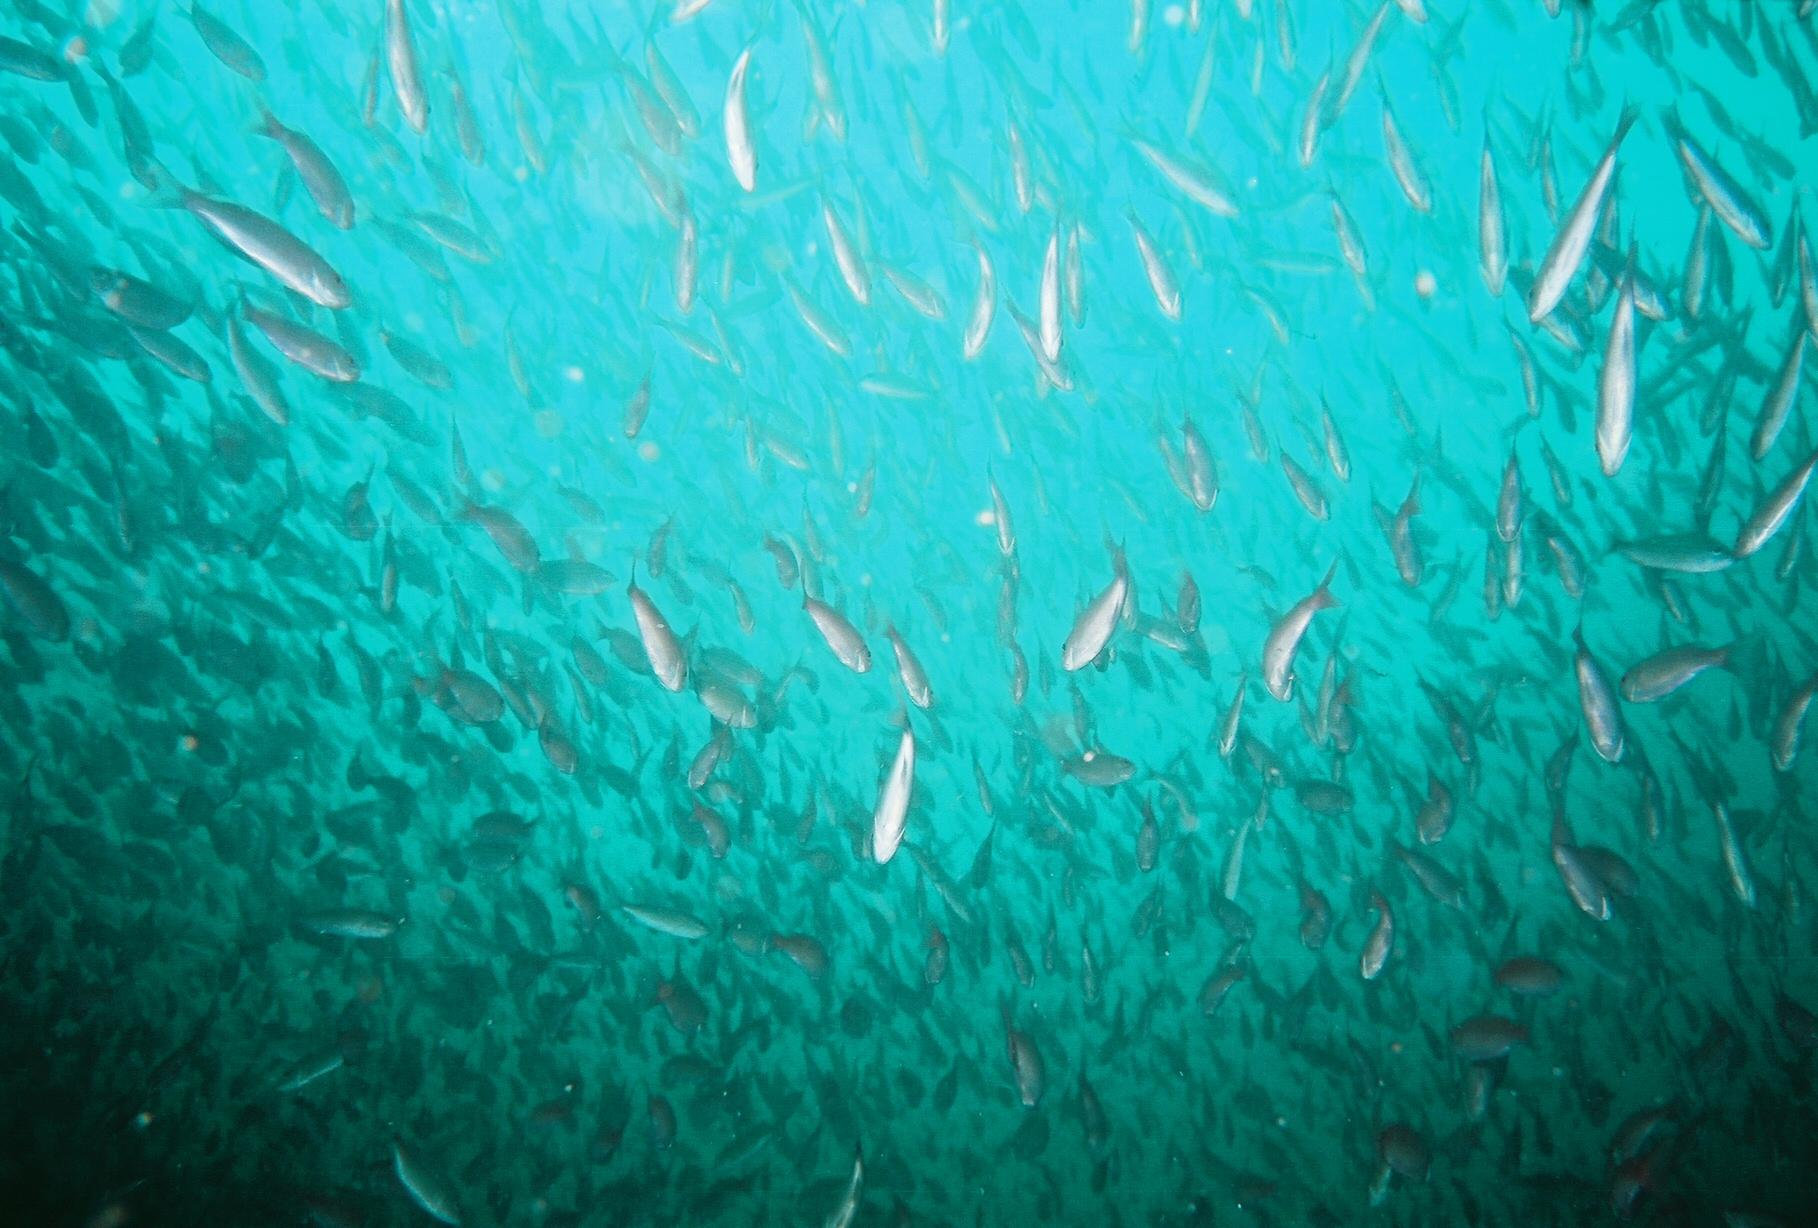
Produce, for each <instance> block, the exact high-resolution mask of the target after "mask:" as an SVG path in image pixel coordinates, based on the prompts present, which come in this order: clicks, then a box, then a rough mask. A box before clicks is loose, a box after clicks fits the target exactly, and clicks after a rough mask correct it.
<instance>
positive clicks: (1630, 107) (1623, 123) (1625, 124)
mask: <svg viewBox="0 0 1818 1228" xmlns="http://www.w3.org/2000/svg"><path fill="white" fill-rule="evenodd" d="M1670 110H1671V108H1669V111H1670ZM1640 114H1641V108H1640V107H1638V106H1637V105H1635V103H1634V102H1633V101H1625V102H1624V103H1623V104H1622V116H1621V117H1620V118H1619V119H1617V121H1616V134H1615V135H1614V136H1612V137H1611V138H1610V148H1611V149H1615V148H1616V147H1617V146H1618V145H1620V144H1622V138H1623V137H1625V136H1627V135H1628V134H1629V129H1630V128H1633V127H1634V126H1635V120H1636V118H1637V117H1638V116H1640ZM1668 124H1669V128H1670V129H1673V128H1677V126H1678V121H1677V120H1676V119H1671V120H1668Z"/></svg>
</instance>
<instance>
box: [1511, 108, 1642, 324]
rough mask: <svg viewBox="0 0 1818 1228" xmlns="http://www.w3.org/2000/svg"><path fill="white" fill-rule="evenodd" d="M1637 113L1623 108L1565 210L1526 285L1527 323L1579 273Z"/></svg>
mask: <svg viewBox="0 0 1818 1228" xmlns="http://www.w3.org/2000/svg"><path fill="white" fill-rule="evenodd" d="M1636 114H1637V112H1636V111H1635V110H1634V109H1633V108H1629V109H1625V110H1624V111H1623V113H1622V117H1621V118H1620V119H1618V120H1617V121H1616V130H1615V132H1614V133H1613V134H1612V135H1611V137H1610V142H1609V144H1608V145H1607V146H1605V147H1604V151H1603V156H1602V157H1601V158H1599V159H1598V160H1597V165H1596V167H1595V168H1593V169H1592V171H1591V177H1590V178H1589V179H1587V180H1586V181H1585V185H1584V187H1583V189H1581V190H1580V191H1579V193H1578V199H1577V200H1576V201H1574V202H1573V203H1572V208H1571V209H1570V211H1568V212H1567V214H1566V217H1565V221H1564V222H1563V223H1561V225H1560V227H1559V229H1558V230H1556V231H1555V232H1554V234H1553V239H1552V242H1550V243H1549V244H1548V245H1547V250H1546V253H1545V255H1543V256H1542V257H1541V260H1540V267H1539V269H1538V270H1537V271H1536V273H1535V275H1534V282H1533V284H1532V285H1531V286H1530V287H1529V289H1528V295H1527V308H1528V323H1530V324H1538V323H1539V322H1540V321H1541V320H1542V319H1544V318H1546V317H1547V316H1549V315H1551V314H1552V313H1553V309H1554V308H1556V307H1558V306H1559V303H1560V300H1561V299H1563V298H1564V297H1565V292H1566V287H1567V286H1569V285H1571V283H1572V279H1573V278H1575V277H1576V276H1577V275H1578V269H1579V267H1580V266H1581V265H1582V264H1583V263H1584V258H1585V254H1586V253H1587V252H1588V251H1590V248H1591V239H1592V237H1593V236H1594V235H1595V233H1596V230H1597V220H1598V217H1599V215H1600V214H1602V212H1603V201H1604V196H1605V195H1606V194H1607V193H1608V192H1609V190H1610V182H1611V181H1612V180H1613V179H1614V178H1615V176H1616V153H1617V151H1618V150H1619V149H1620V148H1621V147H1622V141H1623V138H1624V137H1626V136H1627V135H1628V133H1629V129H1630V128H1632V127H1634V124H1635V118H1636Z"/></svg>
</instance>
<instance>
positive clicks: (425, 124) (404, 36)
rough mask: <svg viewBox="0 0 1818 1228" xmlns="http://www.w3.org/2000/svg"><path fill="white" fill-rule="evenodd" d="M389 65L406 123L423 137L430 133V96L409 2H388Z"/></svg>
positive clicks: (393, 0) (386, 14) (392, 84)
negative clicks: (413, 33) (420, 66)
mask: <svg viewBox="0 0 1818 1228" xmlns="http://www.w3.org/2000/svg"><path fill="white" fill-rule="evenodd" d="M385 65H386V68H387V69H388V70H389V72H390V73H391V89H392V93H393V95H395V96H396V98H397V100H398V110H399V111H401V112H402V113H403V115H404V122H405V123H406V124H409V125H410V130H411V131H412V132H415V133H416V134H417V135H418V136H422V135H423V134H424V133H425V132H427V131H428V130H429V96H428V94H427V93H425V92H424V89H423V79H422V77H421V75H420V74H419V73H418V70H417V48H416V42H415V41H414V39H413V38H412V37H411V33H410V13H409V11H408V10H407V9H406V7H405V0H385Z"/></svg>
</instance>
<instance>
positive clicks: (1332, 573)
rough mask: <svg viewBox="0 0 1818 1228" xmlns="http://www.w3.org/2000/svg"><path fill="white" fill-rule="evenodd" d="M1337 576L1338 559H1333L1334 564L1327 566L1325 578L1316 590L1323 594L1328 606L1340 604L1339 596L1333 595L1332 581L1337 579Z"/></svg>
mask: <svg viewBox="0 0 1818 1228" xmlns="http://www.w3.org/2000/svg"><path fill="white" fill-rule="evenodd" d="M1337 577H1338V560H1337V559H1333V560H1332V565H1331V566H1330V567H1328V568H1326V575H1325V578H1324V579H1323V580H1321V581H1320V582H1319V587H1318V588H1317V589H1315V590H1314V591H1315V592H1316V593H1319V594H1322V595H1323V597H1324V599H1325V602H1326V604H1327V606H1335V605H1337V604H1338V598H1336V597H1334V596H1333V595H1332V581H1333V580H1335V579H1337Z"/></svg>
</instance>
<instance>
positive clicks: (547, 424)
mask: <svg viewBox="0 0 1818 1228" xmlns="http://www.w3.org/2000/svg"><path fill="white" fill-rule="evenodd" d="M536 427H537V435H538V437H539V438H542V439H554V438H555V437H556V436H557V435H560V434H561V433H562V427H563V421H562V415H561V414H560V413H558V412H557V411H555V410H553V409H546V410H543V411H542V412H541V413H539V414H538V415H537V416H536Z"/></svg>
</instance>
